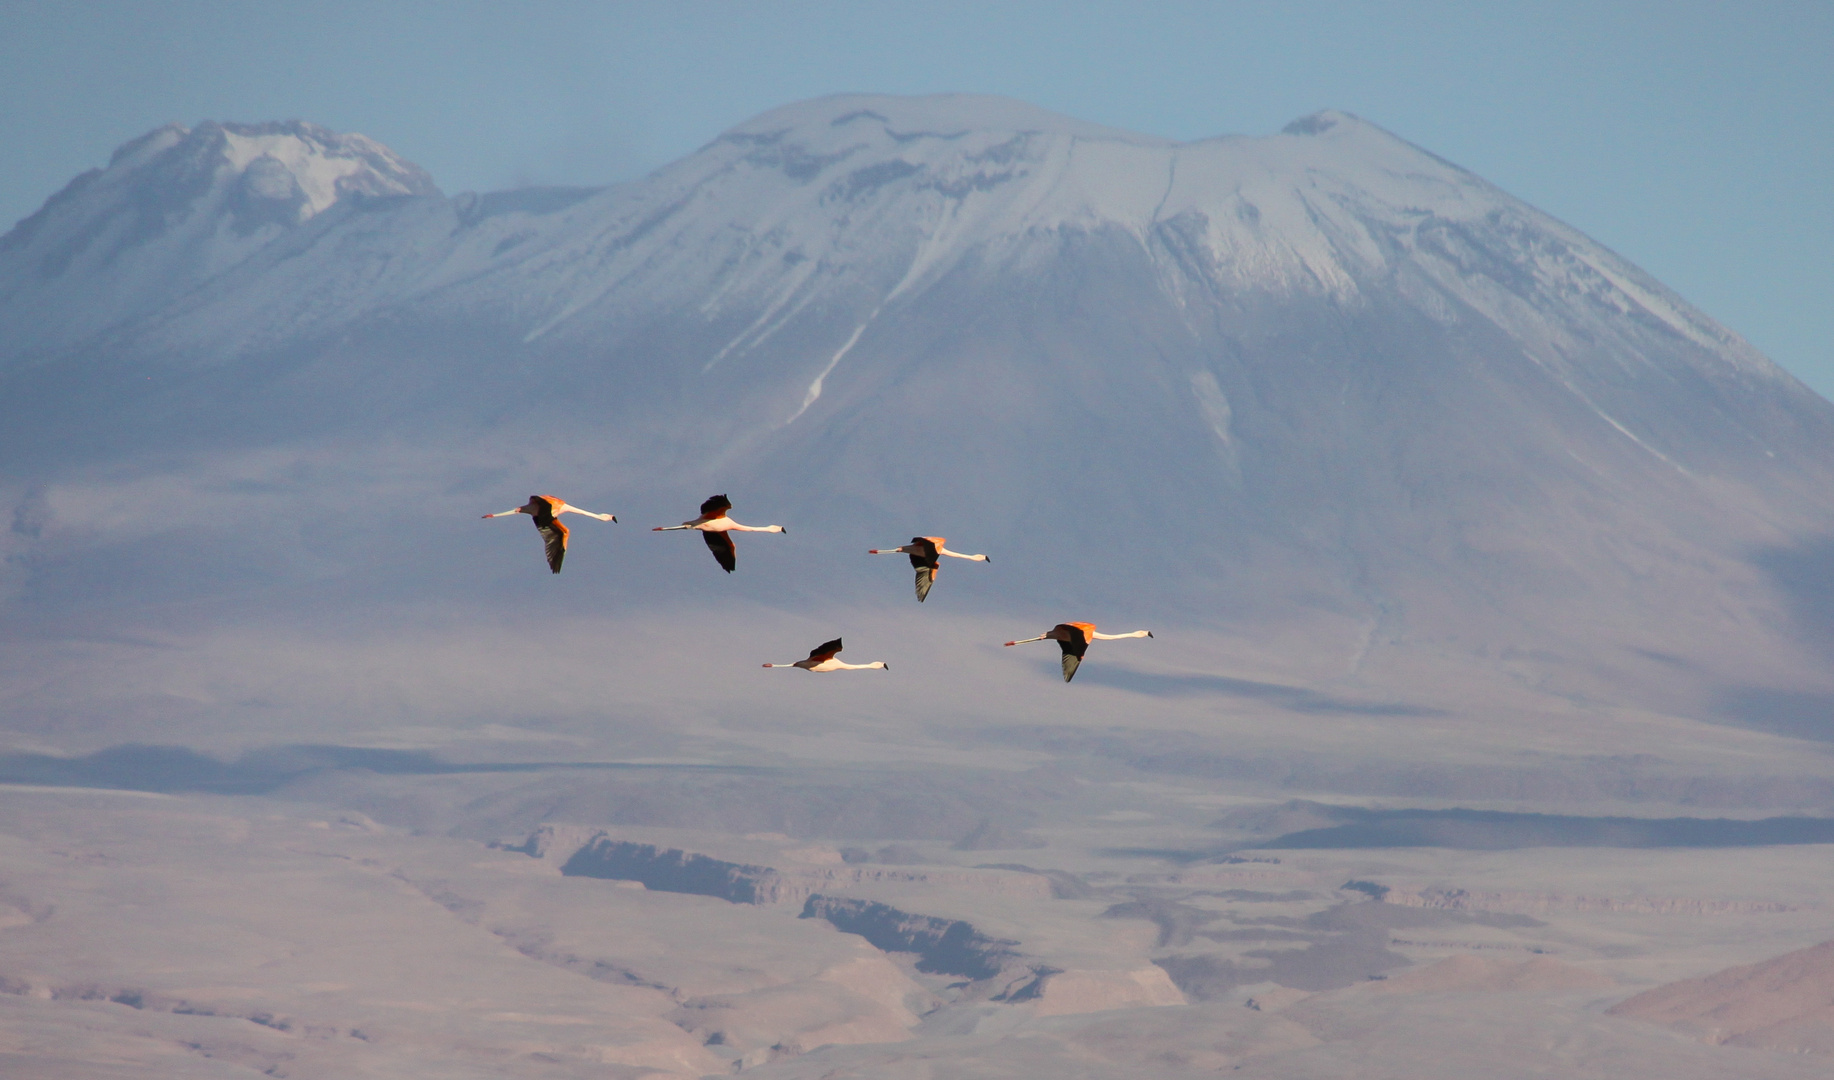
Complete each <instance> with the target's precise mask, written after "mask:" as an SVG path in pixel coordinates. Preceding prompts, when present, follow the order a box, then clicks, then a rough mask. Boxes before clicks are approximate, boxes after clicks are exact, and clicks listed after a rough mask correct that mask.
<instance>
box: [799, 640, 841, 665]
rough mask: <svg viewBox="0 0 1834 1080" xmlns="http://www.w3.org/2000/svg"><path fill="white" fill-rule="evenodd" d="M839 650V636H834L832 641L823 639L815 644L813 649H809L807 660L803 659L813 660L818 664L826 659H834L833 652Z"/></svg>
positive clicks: (835, 652)
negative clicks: (818, 643)
mask: <svg viewBox="0 0 1834 1080" xmlns="http://www.w3.org/2000/svg"><path fill="white" fill-rule="evenodd" d="M840 651H841V639H840V638H835V639H834V640H833V641H824V642H822V643H821V644H820V645H817V646H815V647H814V648H813V649H810V650H809V660H808V661H804V663H808V662H809V661H813V662H815V663H817V664H819V663H822V662H823V661H826V660H832V659H834V657H835V654H837V653H839V652H840Z"/></svg>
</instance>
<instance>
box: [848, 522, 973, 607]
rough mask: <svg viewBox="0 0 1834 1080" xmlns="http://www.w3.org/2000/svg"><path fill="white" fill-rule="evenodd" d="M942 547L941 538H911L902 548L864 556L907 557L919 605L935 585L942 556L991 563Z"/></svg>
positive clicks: (888, 549)
mask: <svg viewBox="0 0 1834 1080" xmlns="http://www.w3.org/2000/svg"><path fill="white" fill-rule="evenodd" d="M942 545H943V537H940V536H913V537H911V542H910V543H908V544H906V545H904V546H903V547H895V548H872V549H870V550H869V551H867V552H866V554H868V555H909V556H910V557H911V567H912V569H914V570H916V571H917V602H918V603H919V604H921V603H923V601H924V598H925V597H927V596H929V595H930V586H931V585H933V584H935V583H936V571H937V570H938V569H940V567H939V565H938V564H939V563H941V562H942V556H944V555H947V556H949V557H950V558H951V559H969V560H972V561H974V562H992V561H993V560H992V559H989V558H988V557H987V556H985V555H963V554H962V553H961V552H959V551H950V550H949V549H948V548H946V547H943V546H942Z"/></svg>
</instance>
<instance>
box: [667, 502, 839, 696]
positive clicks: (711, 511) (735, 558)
mask: <svg viewBox="0 0 1834 1080" xmlns="http://www.w3.org/2000/svg"><path fill="white" fill-rule="evenodd" d="M731 509H732V500H730V499H728V498H727V497H726V496H724V495H715V496H714V497H712V498H711V499H708V500H707V501H706V502H704V503H701V504H700V517H697V518H695V519H694V520H693V521H684V522H682V523H681V524H680V525H658V526H656V527H655V528H653V529H651V530H650V531H651V532H674V531H675V530H677V529H697V530H699V531H700V538H701V539H702V540H705V541H706V542H707V550H708V551H711V552H713V557H714V559H716V560H717V561H718V562H719V564H720V568H721V569H723V570H725V571H726V572H727V573H728V574H730V573H732V571H733V569H734V568H735V567H736V566H738V564H739V553H738V552H737V551H735V550H734V549H733V546H732V537H730V536H727V535H726V534H727V533H729V532H774V533H780V532H789V531H790V530H788V529H786V528H784V527H783V526H781V525H741V524H739V523H738V522H736V521H734V520H732V519H731V518H729V517H727V516H726V511H728V510H731ZM842 666H843V667H845V666H846V665H844V664H843V665H842Z"/></svg>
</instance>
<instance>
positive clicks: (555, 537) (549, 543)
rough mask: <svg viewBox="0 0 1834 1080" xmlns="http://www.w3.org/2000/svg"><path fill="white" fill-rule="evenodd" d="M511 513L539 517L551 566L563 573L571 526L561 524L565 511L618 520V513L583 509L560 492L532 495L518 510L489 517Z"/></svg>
mask: <svg viewBox="0 0 1834 1080" xmlns="http://www.w3.org/2000/svg"><path fill="white" fill-rule="evenodd" d="M511 514H527V515H528V516H530V517H532V518H534V519H535V531H536V532H539V533H540V534H541V542H542V544H543V545H544V546H545V547H546V549H547V553H548V569H549V570H551V571H553V572H554V573H556V574H558V573H560V564H561V561H562V560H564V559H565V558H566V557H567V533H568V531H569V530H568V529H567V527H566V526H565V525H562V524H561V523H560V515H562V514H584V515H586V516H587V517H589V518H598V519H599V520H600V521H616V520H618V516H617V515H616V514H595V513H593V512H592V511H590V510H581V509H580V508H579V507H577V506H572V505H569V504H568V502H567V500H565V499H563V498H561V497H560V496H558V495H530V496H529V501H528V503H527V504H526V505H524V506H518V507H516V508H515V509H514V510H505V511H503V512H502V513H499V514H485V515H484V516H485V517H486V518H498V517H508V516H510V515H511Z"/></svg>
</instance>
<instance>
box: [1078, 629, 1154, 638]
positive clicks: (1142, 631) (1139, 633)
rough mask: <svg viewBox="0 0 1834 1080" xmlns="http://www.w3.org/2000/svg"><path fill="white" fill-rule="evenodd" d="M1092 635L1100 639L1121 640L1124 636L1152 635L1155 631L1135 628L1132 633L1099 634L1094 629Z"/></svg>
mask: <svg viewBox="0 0 1834 1080" xmlns="http://www.w3.org/2000/svg"><path fill="white" fill-rule="evenodd" d="M1090 636H1091V637H1094V638H1095V639H1096V640H1098V641H1119V640H1121V639H1122V638H1130V637H1152V636H1153V632H1152V631H1151V630H1135V631H1134V632H1133V633H1131V634H1097V633H1094V632H1093V631H1092V632H1091V633H1090Z"/></svg>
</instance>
